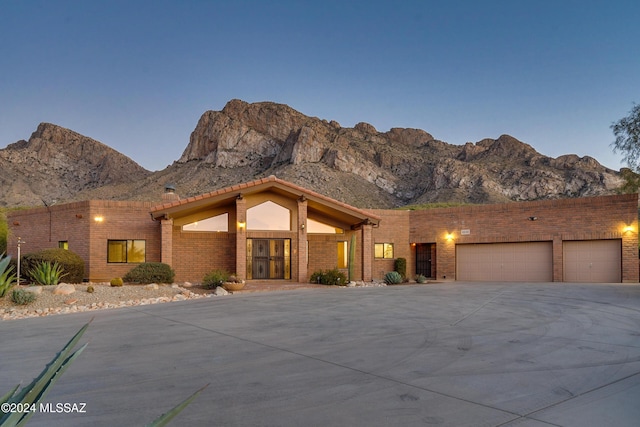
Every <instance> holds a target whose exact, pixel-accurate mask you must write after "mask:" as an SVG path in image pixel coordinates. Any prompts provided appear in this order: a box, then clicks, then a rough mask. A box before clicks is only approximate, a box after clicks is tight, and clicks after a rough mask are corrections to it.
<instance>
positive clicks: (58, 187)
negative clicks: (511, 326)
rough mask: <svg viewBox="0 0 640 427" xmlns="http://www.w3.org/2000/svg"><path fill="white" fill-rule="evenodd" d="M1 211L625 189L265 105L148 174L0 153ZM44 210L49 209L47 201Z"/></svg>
mask: <svg viewBox="0 0 640 427" xmlns="http://www.w3.org/2000/svg"><path fill="white" fill-rule="evenodd" d="M0 167H2V171H3V173H2V175H1V176H0V184H1V186H0V188H1V189H0V203H1V204H4V205H8V206H14V205H37V204H42V203H43V202H44V201H45V200H46V199H57V200H59V201H66V200H79V199H89V198H101V199H133V200H158V201H159V200H160V197H161V194H162V192H163V186H164V184H165V183H168V182H171V183H173V184H174V185H175V187H176V188H177V191H178V193H179V194H180V195H181V196H193V195H197V194H201V193H204V192H208V191H212V190H215V189H218V188H222V187H225V186H228V185H233V184H237V183H240V182H246V181H249V180H253V179H255V178H259V177H265V176H268V175H276V176H278V177H279V178H282V179H286V180H289V181H292V182H294V183H297V184H299V185H301V186H304V187H307V188H310V189H312V190H315V191H317V192H319V193H322V194H326V195H328V196H330V197H333V198H335V199H337V200H341V201H344V202H346V203H350V204H352V205H355V206H359V207H375V208H388V207H396V206H403V205H408V204H419V203H430V202H439V201H455V202H469V203H489V202H491V203H493V202H505V201H520V200H536V199H549V198H561V197H581V196H594V195H601V194H610V193H612V192H614V191H615V189H616V188H618V187H619V186H620V185H621V184H622V182H623V180H622V178H621V177H620V173H619V172H616V171H613V170H610V169H607V168H605V167H603V166H602V165H600V164H599V163H598V162H597V161H596V160H595V159H593V158H590V157H578V156H576V155H572V154H568V155H565V156H561V157H558V158H555V159H554V158H551V157H547V156H544V155H542V154H540V153H538V152H537V151H536V150H535V149H534V148H533V147H531V146H530V145H528V144H526V143H523V142H521V141H519V140H517V139H516V138H514V137H512V136H509V135H502V136H500V137H498V138H497V139H483V140H481V141H478V142H476V143H471V142H468V143H466V144H464V145H460V146H459V145H452V144H448V143H446V142H443V141H439V140H437V139H435V138H434V137H433V136H432V135H430V134H429V133H427V132H425V131H424V130H420V129H404V128H392V129H391V130H389V131H388V132H379V131H378V130H377V129H376V128H375V127H374V126H372V125H371V124H368V123H365V122H361V123H358V124H356V125H355V126H354V127H353V128H348V127H342V126H341V125H340V124H339V123H338V122H336V121H327V120H321V119H319V118H316V117H309V116H306V115H304V114H302V113H300V112H298V111H296V110H294V109H292V108H291V107H289V106H286V105H282V104H276V103H272V102H259V103H253V104H249V103H247V102H244V101H240V100H232V101H230V102H229V103H227V105H226V106H225V107H224V108H223V109H222V110H221V111H207V112H205V113H204V114H203V115H202V117H200V120H199V121H198V123H197V126H196V128H195V129H194V131H193V132H192V134H191V137H190V139H189V144H188V145H187V146H186V148H185V150H184V152H183V153H182V156H181V157H180V159H178V160H177V161H176V162H174V163H173V164H172V165H171V166H169V167H167V168H166V169H164V170H162V171H158V172H154V173H151V172H148V171H146V170H144V169H143V168H141V167H140V166H139V165H137V164H136V163H135V162H133V161H132V160H131V159H128V158H127V157H125V156H123V155H121V154H119V153H117V152H115V151H114V150H112V149H110V148H109V147H107V146H105V145H104V144H101V143H99V142H97V141H94V140H92V139H90V138H87V137H84V136H82V135H79V134H77V133H75V132H72V131H70V130H68V129H64V128H60V127H58V126H55V125H50V124H41V125H40V126H39V127H38V130H36V132H34V134H33V135H32V136H31V138H30V139H29V141H28V142H27V141H19V142H17V143H15V144H11V145H9V146H8V147H7V148H5V149H3V150H0ZM45 198H46V199H45Z"/></svg>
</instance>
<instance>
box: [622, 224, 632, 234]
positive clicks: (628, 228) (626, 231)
mask: <svg viewBox="0 0 640 427" xmlns="http://www.w3.org/2000/svg"><path fill="white" fill-rule="evenodd" d="M624 232H625V234H629V233H631V232H633V227H632V226H630V225H627V226H626V227H625V228H624Z"/></svg>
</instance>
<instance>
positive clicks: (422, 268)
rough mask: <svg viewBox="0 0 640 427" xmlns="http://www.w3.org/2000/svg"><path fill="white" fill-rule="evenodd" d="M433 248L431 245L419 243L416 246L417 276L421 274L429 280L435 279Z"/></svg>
mask: <svg viewBox="0 0 640 427" xmlns="http://www.w3.org/2000/svg"><path fill="white" fill-rule="evenodd" d="M431 249H432V247H431V244H430V243H418V244H417V245H416V274H421V275H423V276H424V277H427V278H433V277H435V275H434V274H433V272H432V269H431V267H432V263H431V257H432V251H431Z"/></svg>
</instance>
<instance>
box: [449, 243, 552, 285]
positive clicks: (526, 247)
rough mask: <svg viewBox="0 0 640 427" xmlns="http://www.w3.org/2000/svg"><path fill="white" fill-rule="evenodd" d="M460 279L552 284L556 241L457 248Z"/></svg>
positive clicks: (475, 245)
mask: <svg viewBox="0 0 640 427" xmlns="http://www.w3.org/2000/svg"><path fill="white" fill-rule="evenodd" d="M456 278H457V280H465V281H479V282H483V281H484V282H552V281H553V244H552V242H525V243H478V244H465V245H456Z"/></svg>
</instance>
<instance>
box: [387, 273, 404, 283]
mask: <svg viewBox="0 0 640 427" xmlns="http://www.w3.org/2000/svg"><path fill="white" fill-rule="evenodd" d="M384 283H386V284H387V285H397V284H399V283H402V276H401V275H400V273H398V272H397V271H390V272H388V273H387V274H385V275H384Z"/></svg>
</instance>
